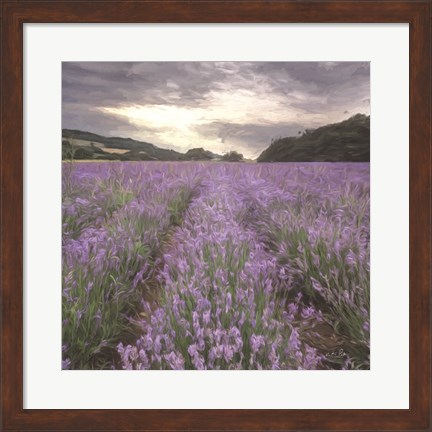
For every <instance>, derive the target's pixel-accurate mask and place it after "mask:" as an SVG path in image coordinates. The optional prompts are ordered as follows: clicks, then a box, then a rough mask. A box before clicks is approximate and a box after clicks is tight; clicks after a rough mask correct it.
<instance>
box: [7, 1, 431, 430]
mask: <svg viewBox="0 0 432 432" xmlns="http://www.w3.org/2000/svg"><path fill="white" fill-rule="evenodd" d="M1 14H2V15H1V25H2V42H1V43H2V45H1V60H2V75H1V76H2V78H1V102H2V104H1V107H2V108H1V119H2V122H1V124H2V133H1V269H2V270H1V294H2V302H1V304H2V318H1V319H2V323H1V324H2V329H1V335H2V336H1V410H2V413H1V418H2V420H1V422H2V423H1V424H2V430H5V431H13V430H27V431H31V430H317V429H320V430H431V347H430V342H431V339H430V335H431V327H430V295H431V205H430V204H431V101H430V95H431V1H410V0H403V1H396V0H378V1H327V0H324V1H279V0H270V1H256V0H244V1H239V2H236V1H223V0H208V1H207V0H204V1H200V0H195V1H182V0H167V1H151V0H148V1H147V0H142V1H133V0H132V1H115V0H111V1H110V0H107V1H90V0H87V1H86V0H84V1H76V0H70V1H67V0H64V1H48V0H46V1H34V0H27V1H15V0H4V1H3V2H2V5H1ZM84 22H88V23H117V22H119V23H409V26H410V35H409V36H410V71H409V72H410V78H409V79H410V99H409V104H410V130H409V140H410V147H409V169H410V174H409V181H410V184H409V201H410V208H409V215H410V229H409V236H410V240H409V242H410V243H409V244H410V251H409V256H410V258H409V266H410V276H409V277H410V287H409V293H410V306H409V314H410V318H409V319H410V329H409V337H410V373H409V380H410V383H409V386H410V387H409V389H410V390H409V400H410V405H409V406H410V407H409V409H407V410H382V409H374V410H352V409H350V410H328V409H324V410H280V409H279V410H238V409H234V410H208V409H206V410H154V409H151V410H99V409H98V410H94V409H88V410H57V409H52V410H33V409H29V410H28V409H23V24H24V23H84Z"/></svg>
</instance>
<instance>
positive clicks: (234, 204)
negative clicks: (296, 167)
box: [118, 165, 322, 369]
mask: <svg viewBox="0 0 432 432" xmlns="http://www.w3.org/2000/svg"><path fill="white" fill-rule="evenodd" d="M209 171H210V172H209V173H208V174H209V175H208V179H207V180H206V182H205V183H204V187H203V188H202V189H201V194H200V196H199V197H198V198H197V199H196V200H195V201H194V202H193V203H192V204H191V206H190V207H189V209H188V210H187V212H186V217H185V220H184V222H183V224H182V226H181V228H179V229H178V230H177V232H176V233H175V235H174V237H173V238H172V240H171V245H170V246H171V247H170V248H169V250H168V251H167V252H166V253H165V254H164V261H165V266H164V268H163V270H162V271H161V272H160V274H159V284H160V287H161V298H160V301H159V303H160V306H159V307H158V308H156V309H152V305H151V304H150V303H145V304H144V309H145V311H146V317H145V318H144V319H142V320H141V322H140V323H139V324H140V326H141V329H142V330H141V331H142V333H143V334H142V336H141V338H140V339H139V340H138V341H137V342H136V344H133V345H127V346H125V345H124V344H122V343H120V344H119V346H118V351H119V353H120V355H121V358H122V363H123V367H124V368H126V369H149V368H154V369H184V368H186V369H315V368H318V367H319V366H320V365H321V362H322V356H320V355H318V354H317V350H316V349H314V348H313V347H311V346H310V345H308V344H306V343H304V342H302V341H301V340H300V339H299V331H298V328H297V327H296V326H295V316H296V315H298V314H299V313H303V315H304V321H307V320H308V319H309V318H310V317H311V316H312V315H314V317H315V318H318V319H319V314H317V312H316V311H315V310H314V309H313V308H312V307H309V308H308V309H307V310H306V309H304V308H301V306H300V304H299V298H300V296H298V297H297V299H295V300H293V302H292V303H291V304H289V305H288V306H287V305H286V302H285V299H284V298H283V297H281V296H279V295H278V294H279V292H280V291H281V290H282V289H283V288H284V287H283V284H284V281H283V280H281V278H280V275H279V269H278V266H277V260H276V257H274V256H273V255H272V254H270V253H269V252H268V251H266V248H265V245H264V244H263V243H262V242H261V241H260V240H259V239H258V238H257V236H256V232H255V231H254V230H252V229H249V228H247V227H245V225H244V224H243V220H244V215H245V214H244V211H245V202H244V200H243V198H242V195H241V193H240V192H241V190H239V187H238V180H239V179H238V178H237V175H235V174H240V176H243V175H244V173H243V172H238V171H236V170H234V171H233V168H232V167H229V168H228V167H226V166H224V165H219V166H216V167H215V166H211V167H209ZM233 174H234V175H233Z"/></svg>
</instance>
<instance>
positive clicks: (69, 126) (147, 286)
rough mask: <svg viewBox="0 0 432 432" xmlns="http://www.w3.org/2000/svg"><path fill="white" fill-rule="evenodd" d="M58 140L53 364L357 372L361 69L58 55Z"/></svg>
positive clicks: (364, 309) (366, 252)
mask: <svg viewBox="0 0 432 432" xmlns="http://www.w3.org/2000/svg"><path fill="white" fill-rule="evenodd" d="M59 138H60V137H59ZM59 144H60V143H59ZM61 146H62V162H61V163H62V369H75V370H82V369H99V370H100V369H113V370H116V369H134V370H135V369H137V370H149V369H157V370H159V369H163V370H183V369H198V370H211V369H212V370H213V369H218V370H239V369H240V370H261V369H274V370H300V369H301V370H311V369H326V370H351V369H369V368H370V325H369V321H370V319H369V318H370V300H369V299H370V278H369V271H370V229H369V225H370V224H369V218H370V170H369V161H370V65H369V63H368V62H334V61H327V62H64V63H63V64H62V137H61Z"/></svg>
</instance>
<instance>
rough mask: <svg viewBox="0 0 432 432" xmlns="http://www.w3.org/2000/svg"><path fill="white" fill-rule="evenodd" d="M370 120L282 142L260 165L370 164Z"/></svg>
mask: <svg viewBox="0 0 432 432" xmlns="http://www.w3.org/2000/svg"><path fill="white" fill-rule="evenodd" d="M369 160H370V117H369V116H366V115H363V114H356V115H355V116H353V117H351V118H349V119H348V120H345V121H342V122H340V123H334V124H330V125H327V126H322V127H320V128H318V129H315V130H306V131H305V132H304V133H303V134H302V135H301V136H298V137H287V138H280V139H277V140H275V141H273V142H272V143H271V145H270V146H269V147H268V148H267V149H266V150H264V151H263V152H262V153H261V155H260V156H259V157H258V162H369Z"/></svg>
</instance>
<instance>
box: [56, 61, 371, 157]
mask: <svg viewBox="0 0 432 432" xmlns="http://www.w3.org/2000/svg"><path fill="white" fill-rule="evenodd" d="M62 105H63V106H62V122H63V123H62V127H63V128H68V129H80V130H85V131H89V132H94V133H98V134H101V135H106V136H122V137H131V138H135V139H139V140H143V141H147V142H152V143H153V144H155V145H159V146H161V147H164V148H172V149H175V150H178V151H187V150H188V149H190V148H193V147H205V148H207V149H208V150H211V151H215V152H219V153H224V152H226V151H229V150H238V151H240V152H242V153H243V154H245V156H247V157H255V156H256V155H258V154H259V153H260V152H261V151H262V150H263V149H265V148H266V147H267V146H268V145H269V143H270V141H271V139H272V138H276V137H280V136H292V135H297V133H298V131H300V130H304V129H306V128H314V127H318V126H321V125H324V124H328V123H334V122H337V121H341V120H343V119H345V118H347V117H350V116H351V115H354V114H356V113H358V112H360V113H366V114H369V112H370V67H369V63H367V62H289V63H288V62H287V63H285V62H131V63H126V62H64V63H63V75H62Z"/></svg>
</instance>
